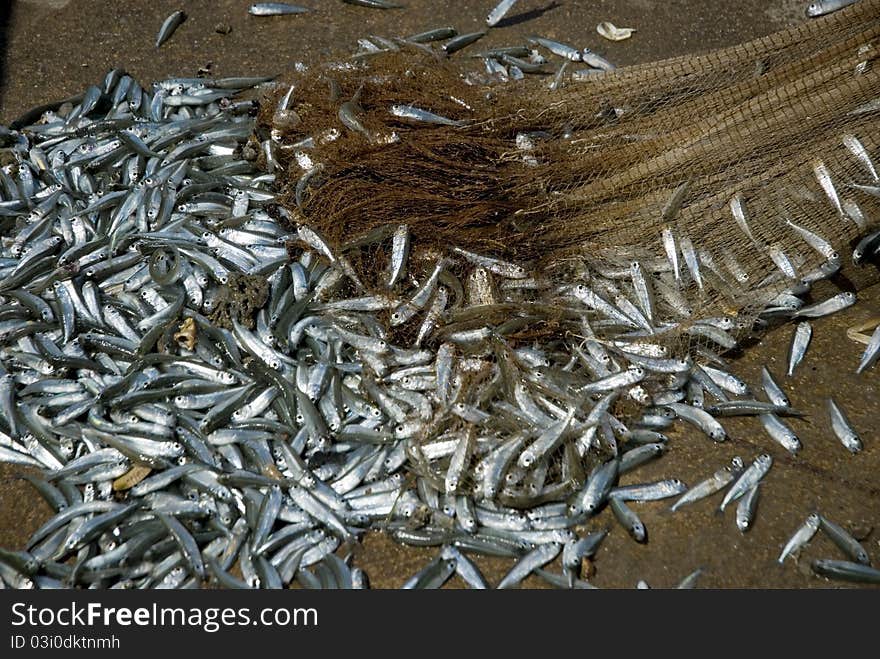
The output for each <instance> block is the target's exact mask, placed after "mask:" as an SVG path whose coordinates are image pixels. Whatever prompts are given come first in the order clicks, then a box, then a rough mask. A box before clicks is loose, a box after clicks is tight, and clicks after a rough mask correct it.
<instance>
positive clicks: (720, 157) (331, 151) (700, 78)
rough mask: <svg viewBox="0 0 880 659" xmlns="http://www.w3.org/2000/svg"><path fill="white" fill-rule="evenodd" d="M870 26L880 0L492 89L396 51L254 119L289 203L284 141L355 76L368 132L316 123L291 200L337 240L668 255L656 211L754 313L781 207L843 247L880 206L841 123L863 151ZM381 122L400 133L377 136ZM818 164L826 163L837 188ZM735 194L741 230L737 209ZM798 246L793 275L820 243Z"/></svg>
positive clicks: (716, 305)
mask: <svg viewBox="0 0 880 659" xmlns="http://www.w3.org/2000/svg"><path fill="white" fill-rule="evenodd" d="M878 34H880V3H878V2H876V1H874V0H867V1H865V2H859V3H856V5H854V6H852V7H850V8H848V9H846V10H844V11H840V12H837V13H834V14H831V15H829V16H826V17H824V18H822V19H820V20H816V21H812V22H808V23H804V24H802V25H800V26H798V27H796V28H793V29H789V30H786V31H782V32H779V33H776V34H772V35H770V36H767V37H764V38H761V39H757V40H755V41H751V42H748V43H745V44H742V45H737V46H733V47H731V48H726V49H723V50H719V51H714V52H710V53H707V54H705V55H700V56H684V57H677V58H673V59H669V60H666V61H662V62H658V63H651V64H644V65H640V66H633V67H628V68H625V69H622V70H617V71H611V72H607V73H597V74H596V75H592V76H587V77H581V78H580V79H578V80H571V79H564V84H563V85H560V87H559V88H557V89H555V90H553V91H550V90H548V88H547V85H546V82H545V81H543V80H540V81H538V82H526V81H524V82H521V83H518V84H514V85H495V86H493V87H491V88H490V89H489V91H488V92H487V89H486V87H485V86H482V85H475V84H472V82H473V81H472V80H469V79H467V78H466V77H465V76H462V75H461V73H460V72H459V71H457V70H455V69H454V68H452V67H451V66H449V65H447V64H445V63H441V62H438V61H436V60H434V59H432V58H430V57H426V56H424V54H423V53H422V52H421V51H403V52H400V53H391V54H386V55H378V56H375V57H373V58H371V59H370V60H368V62H367V63H366V64H363V65H358V64H354V65H350V66H347V67H340V66H336V67H332V68H325V69H322V70H315V71H310V72H308V73H306V74H305V75H303V76H302V77H299V78H297V79H296V80H294V86H295V91H294V94H293V101H292V104H291V109H292V110H293V113H294V114H291V113H290V112H286V113H282V114H283V115H284V116H283V117H279V116H278V113H275V108H276V107H277V103H273V102H269V103H267V104H266V105H265V107H264V109H263V114H262V116H261V118H260V124H261V126H262V128H263V131H264V134H265V133H268V132H269V131H270V130H271V131H274V132H273V136H274V137H275V138H276V139H277V140H278V145H279V147H280V148H278V149H277V157H278V159H279V161H280V162H281V163H282V165H283V166H284V167H285V168H286V169H287V172H288V176H289V185H288V190H287V196H286V200H287V205H288V206H289V207H290V208H293V209H295V208H296V204H295V203H294V194H293V191H294V187H295V183H296V181H297V179H298V178H299V177H300V175H301V173H302V170H301V169H300V168H299V167H298V165H297V160H296V158H295V157H294V156H295V154H296V152H297V148H296V147H295V146H294V145H295V144H296V143H297V142H299V141H300V140H302V139H304V138H306V137H307V136H308V135H316V134H318V135H320V134H321V131H328V130H329V131H332V130H333V129H334V127H335V128H336V129H337V130H338V129H339V128H341V125H340V123H339V120H338V119H337V111H338V108H339V104H340V102H341V101H344V100H347V99H348V98H350V97H352V96H354V95H355V94H356V93H358V92H359V93H358V102H359V104H360V106H361V108H362V110H363V114H362V115H361V116H360V117H359V118H360V119H361V122H362V124H363V125H364V126H365V127H366V128H367V129H368V130H369V131H371V132H372V134H373V135H375V136H377V137H376V138H375V139H373V140H369V139H367V137H365V136H364V135H363V134H361V133H358V132H354V131H350V130H343V132H342V135H341V137H339V139H335V140H329V139H327V140H323V141H322V140H318V144H317V145H316V147H315V149H314V151H311V152H310V155H311V157H312V159H313V160H314V161H315V162H319V163H321V166H322V170H321V171H320V174H319V175H318V176H316V177H314V178H313V183H312V185H311V186H310V187H309V190H308V194H307V195H306V196H305V199H304V200H303V203H302V209H301V217H302V218H303V220H304V221H305V222H306V223H308V224H309V225H310V226H313V227H315V228H316V229H317V230H319V231H320V232H321V233H322V234H324V235H325V236H327V237H328V239H329V240H330V241H331V242H333V243H334V244H336V245H341V244H342V243H344V242H345V241H346V240H350V239H353V238H357V237H361V236H364V235H366V234H369V233H370V232H371V231H373V230H375V229H377V228H380V227H384V226H389V225H396V224H398V223H406V224H408V225H409V226H410V228H411V230H412V232H413V234H414V236H415V237H416V239H417V240H418V241H419V242H420V243H422V244H426V245H427V244H430V245H435V246H447V245H462V246H465V247H467V248H468V249H473V250H475V251H486V252H489V253H493V254H496V255H498V256H501V257H508V258H512V259H516V260H518V261H520V262H525V261H529V262H533V263H534V264H535V265H536V266H537V267H539V268H540V269H542V270H543V271H544V272H546V273H548V274H555V275H558V276H560V277H563V278H564V277H565V276H567V275H570V274H571V272H572V270H571V266H572V264H577V263H585V262H586V263H597V262H598V263H601V262H602V261H603V257H604V256H605V255H609V258H610V259H611V261H612V262H613V261H614V260H615V259H616V255H622V254H623V255H642V256H643V257H648V258H654V259H662V258H663V254H664V252H663V248H662V242H661V232H662V230H663V229H664V228H666V227H669V228H671V229H672V231H673V233H674V234H675V235H676V236H680V237H687V238H689V240H690V241H691V243H692V244H693V245H697V246H699V251H700V253H701V254H704V255H705V257H706V259H707V260H709V261H710V262H713V263H719V264H720V263H730V264H739V265H741V266H742V267H741V268H740V267H737V266H736V265H733V266H732V269H733V270H734V271H736V272H737V274H739V275H740V276H739V277H738V281H737V284H738V285H736V286H728V285H726V283H725V281H723V280H722V281H720V282H715V283H717V286H713V285H707V286H706V287H704V288H702V289H699V288H698V286H697V285H696V283H695V282H693V281H691V282H690V285H689V286H688V288H687V289H686V290H685V292H686V293H687V295H688V297H689V298H690V301H691V303H692V306H693V308H694V309H699V310H701V312H704V313H710V314H711V313H713V312H714V311H716V310H722V311H725V312H727V313H730V312H732V311H738V312H740V313H746V314H748V312H754V311H755V310H757V309H759V308H760V307H762V306H763V305H764V304H765V303H766V300H767V299H768V296H769V297H773V294H774V292H775V293H778V291H779V290H780V289H779V288H778V287H777V288H775V289H772V290H770V289H766V287H767V285H768V281H767V278H768V277H771V279H772V275H773V273H774V272H778V271H777V266H776V263H775V261H774V259H773V258H772V254H774V253H777V250H778V251H781V252H783V253H787V254H792V253H802V252H803V247H804V243H803V239H802V238H801V236H799V235H798V233H797V232H794V231H791V230H790V228H789V227H787V226H786V222H787V221H791V222H794V223H795V224H797V225H799V226H801V227H804V228H806V229H809V230H811V231H814V232H817V233H820V234H822V235H823V236H827V237H828V238H829V239H831V240H833V244H834V246H835V248H837V249H838V251H840V252H841V253H843V252H844V251H846V248H847V247H849V246H850V245H849V243H850V242H851V241H852V240H854V239H855V237H856V236H857V235H858V233H859V231H860V230H861V229H862V228H863V227H864V225H865V223H866V222H870V221H872V219H873V218H874V217H875V213H876V211H877V203H878V200H877V199H876V198H872V196H871V194H869V193H866V192H865V191H864V190H859V189H855V188H852V187H850V184H853V183H856V184H858V183H866V182H871V181H872V178H871V176H870V172H868V171H866V169H865V165H864V164H863V163H862V162H860V161H859V160H858V159H857V158H856V157H854V155H853V153H852V152H850V151H849V150H848V149H847V147H846V145H845V143H844V140H843V138H844V137H845V136H847V135H856V136H858V139H859V140H860V141H861V142H862V144H863V145H864V146H865V148H866V149H867V150H868V151H869V152H870V151H872V150H873V149H874V148H875V147H876V145H877V140H878V137H877V135H878V133H877V127H878V117H880V114H878V105H877V103H878V101H877V99H878V91H880V85H878V82H880V70H878V68H877V66H876V63H875V59H876V57H877V54H878V46H877V43H876V42H877V39H878ZM286 91H287V88H282V89H280V90H279V91H278V92H277V94H278V97H277V98H276V99H274V100H275V101H277V100H278V98H280V97H281V96H282V95H283V94H285V93H286ZM333 91H335V94H334V93H331V92H333ZM395 103H397V104H400V103H411V104H412V105H415V106H418V107H420V108H425V109H428V110H430V111H432V112H435V113H437V114H440V115H443V116H446V117H449V118H451V119H454V120H459V121H461V122H463V123H464V125H463V126H461V127H450V126H432V125H426V124H414V123H413V122H409V121H407V120H405V119H400V118H398V117H395V116H392V115H391V113H390V112H389V108H390V106H391V105H392V104H395ZM291 116H293V117H295V120H294V121H291V120H290V118H291ZM392 134H394V135H396V136H397V137H399V140H397V141H394V142H393V143H383V142H387V141H388V139H387V138H388V136H390V135H392ZM518 136H519V140H520V141H519V142H517V137H518ZM383 137H384V138H385V139H384V140H383V139H382V138H383ZM518 145H519V146H518ZM523 146H525V149H524V148H523ZM526 149H527V150H526ZM817 169H818V171H823V170H824V171H826V172H830V176H831V185H833V186H834V188H835V189H836V191H837V193H838V194H839V204H838V203H831V202H830V201H829V198H828V197H827V196H826V192H825V191H824V190H823V187H822V185H823V184H822V183H820V181H819V180H818V176H817ZM676 190H679V192H680V193H682V194H680V195H679V197H680V207H679V208H678V210H677V212H676V209H675V208H674V207H673V208H670V206H675V200H674V199H672V198H673V196H674V194H675V192H676ZM734 198H736V199H739V200H740V201H741V205H742V207H743V208H744V209H745V213H746V215H747V218H748V224H749V226H750V228H751V233H752V236H748V235H746V234H745V233H744V232H743V230H742V229H740V227H739V226H738V225H737V222H736V221H734V217H733V214H732V212H731V201H732V200H733V199H734ZM670 202H671V203H670ZM771 246H772V247H773V248H774V249H772V250H771V249H769V248H768V247H771ZM799 258H802V259H803V261H802V262H801V263H799V264H798V267H799V270H800V271H802V272H806V271H809V270H810V269H811V268H815V267H818V266H819V265H820V264H821V263H822V262H823V261H824V260H825V257H824V256H823V255H822V254H819V253H816V252H812V253H807V254H802V255H801V256H800V257H799ZM742 271H745V272H746V273H747V275H748V279H747V281H742V280H744V279H745V277H744V276H742ZM725 274H728V273H725ZM711 276H712V273H711V272H710V277H711ZM761 289H765V290H761Z"/></svg>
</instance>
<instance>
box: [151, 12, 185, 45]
mask: <svg viewBox="0 0 880 659" xmlns="http://www.w3.org/2000/svg"><path fill="white" fill-rule="evenodd" d="M185 20H186V12H185V11H183V10H182V9H178V10H177V11H175V12H172V13H171V14H170V15H169V16H168V18H166V19H165V21H164V22H163V23H162V27H160V28H159V34H158V35H157V36H156V48H158V47H159V46H161V45H162V44H163V43H165V42H166V41H168V40H169V39H170V38H171V35H173V34H174V32H175V31H176V30H177V28H179V27H180V25H181V24H182V23H183V22H184V21H185Z"/></svg>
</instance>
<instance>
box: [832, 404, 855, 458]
mask: <svg viewBox="0 0 880 659" xmlns="http://www.w3.org/2000/svg"><path fill="white" fill-rule="evenodd" d="M828 412H829V414H830V415H831V428H832V430H834V434H835V435H836V436H837V438H838V439H839V440H840V441H841V443H842V444H843V445H844V446H845V447H846V448H847V449H848V450H849V451H850V452H852V453H858V452H859V451H861V450H862V440H861V438H860V437H859V434H858V433H857V432H856V430H855V428H854V427H853V425H852V423H851V422H850V420H849V419H848V418H847V416H846V414H845V413H844V411H843V410H842V409H841V408H840V406H839V405H838V404H837V402H836V401H835V400H834V399H833V398H829V399H828Z"/></svg>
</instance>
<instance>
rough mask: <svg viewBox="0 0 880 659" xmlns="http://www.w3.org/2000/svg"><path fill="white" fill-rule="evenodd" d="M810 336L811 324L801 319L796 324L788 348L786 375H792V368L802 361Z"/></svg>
mask: <svg viewBox="0 0 880 659" xmlns="http://www.w3.org/2000/svg"><path fill="white" fill-rule="evenodd" d="M812 337H813V326H812V325H810V323H809V322H807V321H803V322H800V323H798V324H797V327H796V328H795V330H794V335H793V336H792V337H791V346H790V347H789V350H788V377H791V376H792V375H794V370H795V369H796V368H797V367H798V365H799V364H800V363H801V362H802V361H803V359H804V355H806V354H807V348H809V347H810V339H811V338H812Z"/></svg>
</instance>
